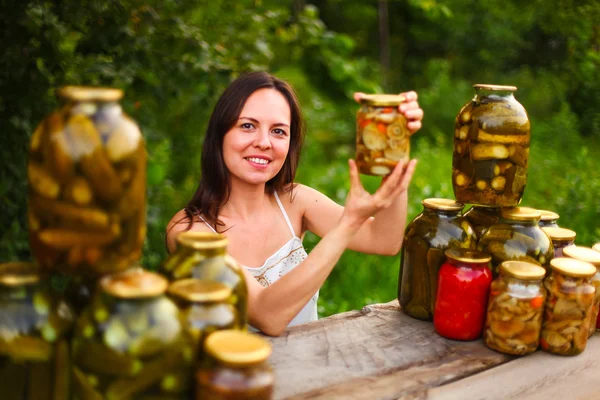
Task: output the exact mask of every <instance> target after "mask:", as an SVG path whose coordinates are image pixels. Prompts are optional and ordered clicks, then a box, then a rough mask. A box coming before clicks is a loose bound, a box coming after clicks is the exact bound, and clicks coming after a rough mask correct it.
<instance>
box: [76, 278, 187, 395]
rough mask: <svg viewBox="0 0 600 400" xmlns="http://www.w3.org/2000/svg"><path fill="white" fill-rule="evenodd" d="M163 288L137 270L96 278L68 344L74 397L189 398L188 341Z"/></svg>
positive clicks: (161, 282)
mask: <svg viewBox="0 0 600 400" xmlns="http://www.w3.org/2000/svg"><path fill="white" fill-rule="evenodd" d="M167 286H168V281H167V280H166V279H165V278H164V277H162V276H161V275H159V274H155V273H152V272H148V271H144V270H142V269H135V270H130V271H125V272H121V273H118V274H114V275H109V276H106V277H104V278H102V279H101V280H100V283H99V290H98V291H97V293H96V294H95V295H94V297H93V299H92V303H91V305H90V306H89V307H87V308H86V309H85V310H84V311H83V313H82V314H81V315H80V317H79V318H78V319H77V324H76V329H75V336H74V338H73V342H72V352H73V383H74V385H73V387H74V391H75V394H76V395H77V396H78V397H79V398H80V399H89V398H94V399H96V398H98V399H100V398H106V399H117V398H119V399H121V398H123V399H129V398H136V399H137V398H142V397H144V396H155V395H156V396H171V397H169V398H175V399H182V400H183V399H187V398H189V394H190V393H191V380H192V366H193V362H194V354H193V341H192V338H191V337H190V336H189V334H188V332H187V330H186V329H184V323H183V321H182V320H181V318H180V314H179V310H178V309H177V306H176V305H175V304H174V303H173V302H172V301H171V300H170V299H169V298H167V297H166V295H165V292H166V290H167Z"/></svg>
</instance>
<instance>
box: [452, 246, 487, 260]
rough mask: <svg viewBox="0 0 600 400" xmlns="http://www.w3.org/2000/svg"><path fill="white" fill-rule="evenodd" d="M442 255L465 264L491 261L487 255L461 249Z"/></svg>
mask: <svg viewBox="0 0 600 400" xmlns="http://www.w3.org/2000/svg"><path fill="white" fill-rule="evenodd" d="M444 254H445V255H446V257H448V258H451V259H453V260H456V261H462V262H465V263H488V262H490V260H491V259H492V256H490V255H489V254H487V253H484V252H481V251H477V250H471V249H463V248H452V249H448V250H446V251H445V253H444Z"/></svg>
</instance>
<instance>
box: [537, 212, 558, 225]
mask: <svg viewBox="0 0 600 400" xmlns="http://www.w3.org/2000/svg"><path fill="white" fill-rule="evenodd" d="M538 211H539V212H540V214H541V218H540V227H541V228H550V227H551V228H558V227H559V226H558V223H557V221H558V218H559V215H558V214H557V213H555V212H554V211H548V210H538Z"/></svg>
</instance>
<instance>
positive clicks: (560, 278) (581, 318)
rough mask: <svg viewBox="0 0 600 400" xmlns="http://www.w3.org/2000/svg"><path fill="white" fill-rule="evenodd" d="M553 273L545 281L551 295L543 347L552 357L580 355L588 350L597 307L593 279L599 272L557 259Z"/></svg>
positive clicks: (546, 311)
mask: <svg viewBox="0 0 600 400" xmlns="http://www.w3.org/2000/svg"><path fill="white" fill-rule="evenodd" d="M550 267H551V268H552V271H551V272H550V274H549V275H548V276H546V279H544V287H545V288H546V290H547V291H548V297H547V298H546V304H545V311H544V319H543V321H542V336H541V339H540V347H541V348H542V349H543V350H545V351H547V352H550V353H554V354H561V355H564V356H572V355H577V354H580V353H581V352H583V350H585V346H586V344H587V340H588V336H589V335H588V333H589V324H590V322H591V318H590V315H591V313H592V307H593V304H594V294H595V291H596V290H595V289H594V286H593V285H592V284H591V283H590V278H591V277H592V276H593V275H594V274H595V273H596V268H595V267H594V266H593V265H592V264H590V263H586V262H585V261H579V260H575V259H573V258H566V257H561V258H555V259H553V260H552V261H551V262H550Z"/></svg>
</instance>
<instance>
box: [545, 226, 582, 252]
mask: <svg viewBox="0 0 600 400" xmlns="http://www.w3.org/2000/svg"><path fill="white" fill-rule="evenodd" d="M542 230H543V231H544V232H545V233H546V235H548V237H549V238H550V239H551V240H552V246H553V247H554V258H558V257H562V256H563V249H564V248H565V247H567V246H572V245H574V244H575V237H576V236H577V233H576V232H575V231H572V230H570V229H565V228H557V227H543V228H542Z"/></svg>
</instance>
